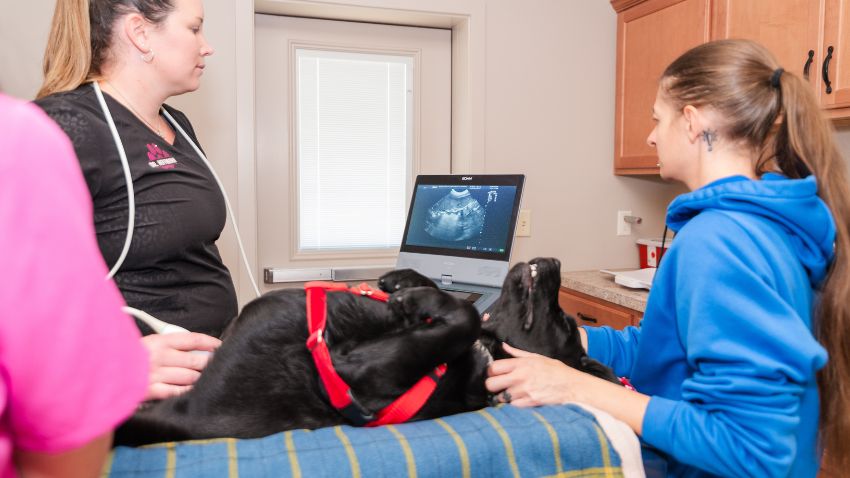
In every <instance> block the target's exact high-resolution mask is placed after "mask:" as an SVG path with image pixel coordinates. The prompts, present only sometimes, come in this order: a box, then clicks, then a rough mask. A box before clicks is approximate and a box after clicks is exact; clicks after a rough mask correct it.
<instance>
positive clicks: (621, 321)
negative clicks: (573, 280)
mask: <svg viewBox="0 0 850 478" xmlns="http://www.w3.org/2000/svg"><path fill="white" fill-rule="evenodd" d="M558 303H559V304H560V305H561V309H563V310H564V312H566V313H567V314H569V315H571V316H573V318H574V319H576V323H577V324H578V325H580V326H581V325H591V326H594V327H596V326H603V325H607V326H609V327H613V328H615V329H622V328H624V327H627V326H629V325H634V324H633V322H636V319H635V317H634V314H633V313H631V312H635V313H638V312H636V311H630V310H629V309H624V308H619V307H618V306H616V305H614V304H610V305H609V304H608V303H606V302H605V301H601V300H600V299H596V298H593V297H590V296H586V295H584V294H582V293H580V292H575V291H572V290H569V289H561V291H560V292H559V293H558Z"/></svg>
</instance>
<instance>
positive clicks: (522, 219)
mask: <svg viewBox="0 0 850 478" xmlns="http://www.w3.org/2000/svg"><path fill="white" fill-rule="evenodd" d="M516 235H517V237H521V236H522V237H528V236H530V235H531V209H520V210H519V217H518V218H517V223H516Z"/></svg>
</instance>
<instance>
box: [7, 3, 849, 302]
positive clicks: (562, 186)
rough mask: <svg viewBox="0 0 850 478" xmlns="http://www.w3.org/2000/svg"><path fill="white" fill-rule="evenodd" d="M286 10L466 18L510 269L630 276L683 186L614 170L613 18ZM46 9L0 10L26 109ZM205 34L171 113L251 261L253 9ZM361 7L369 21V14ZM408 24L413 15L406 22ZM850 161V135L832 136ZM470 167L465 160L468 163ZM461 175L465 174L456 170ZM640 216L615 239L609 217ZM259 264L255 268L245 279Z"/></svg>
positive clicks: (213, 10)
mask: <svg viewBox="0 0 850 478" xmlns="http://www.w3.org/2000/svg"><path fill="white" fill-rule="evenodd" d="M266 3H272V4H273V3H280V4H282V5H283V4H286V5H289V6H292V5H295V6H302V7H305V8H308V9H309V8H312V7H313V6H316V5H321V6H322V8H330V9H335V8H336V9H341V10H345V9H346V8H351V7H357V8H358V10H357V13H358V14H362V13H363V12H364V11H365V12H367V14H368V12H369V11H370V9H376V10H375V11H376V12H379V11H380V12H379V13H381V14H383V15H386V14H387V12H393V13H394V14H395V15H397V16H399V18H404V17H405V16H406V15H408V14H410V15H413V14H414V13H415V14H418V15H420V16H421V15H422V14H423V13H424V14H427V13H434V14H451V15H454V16H466V17H468V18H469V31H468V38H464V39H465V40H467V41H468V47H469V48H468V53H469V56H470V59H469V65H468V66H469V69H468V72H467V73H468V75H469V77H470V88H469V91H468V92H466V93H465V95H466V98H467V99H468V101H469V103H468V105H469V107H470V111H471V112H470V114H469V115H468V118H467V119H468V121H469V123H470V127H469V128H468V129H467V134H468V137H465V138H460V139H459V140H462V141H463V142H464V144H468V145H470V146H469V149H468V153H469V154H470V155H471V160H470V161H469V163H468V164H469V168H470V169H471V170H475V171H484V172H489V173H508V172H522V173H525V174H526V175H527V189H526V193H525V195H524V198H523V207H524V208H526V209H530V210H531V211H532V235H531V237H528V238H517V242H516V248H515V252H514V257H513V258H514V260H525V259H529V258H531V257H534V256H537V255H548V256H556V257H559V258H560V259H561V260H562V262H563V267H564V269H565V270H579V269H596V268H616V267H636V266H637V254H636V248H635V246H634V240H635V239H636V238H638V237H656V236H659V235H660V234H661V231H662V229H663V216H664V210H665V207H666V204H667V203H668V202H669V201H670V200H671V199H672V198H673V197H674V196H675V195H676V194H678V193H680V192H682V191H683V189H682V188H681V187H680V186H676V185H671V184H666V183H663V182H661V181H660V180H657V179H642V178H622V177H616V176H614V175H613V174H612V173H611V170H612V155H613V132H614V73H615V70H614V58H615V37H616V23H615V20H616V16H615V14H614V11H613V10H612V8H611V7H610V5H609V3H608V2H607V1H601V0H597V1H593V2H589V1H587V0H345V1H337V2H329V1H322V2H313V1H309V0H303V1H297V0H293V1H290V0H280V1H279V2H276V1H275V0H271V1H267V2H266ZM52 4H53V2H48V1H45V0H40V1H36V2H20V1H18V0H0V7H2V8H0V11H3V12H6V13H8V12H12V14H10V15H6V14H4V15H2V16H0V85H2V87H3V88H4V89H5V90H6V91H7V92H9V93H11V94H13V95H16V96H20V97H25V98H30V97H32V95H34V93H35V91H36V90H37V88H38V83H39V78H40V66H39V65H40V58H41V54H42V50H43V46H44V41H45V38H46V32H47V28H48V24H49V21H50V15H51V12H52ZM205 6H206V17H207V18H206V25H205V29H206V31H207V35H208V37H209V40H210V41H211V43H212V44H213V46H215V47H216V49H217V51H216V53H215V55H214V56H213V57H212V58H211V59H210V61H208V68H207V69H206V70H205V78H204V82H203V86H202V87H201V89H200V90H198V91H197V92H195V93H192V94H189V95H185V96H184V97H181V98H175V99H174V100H172V101H170V103H171V104H173V105H175V106H177V107H178V108H181V109H183V110H184V111H185V112H186V113H187V114H188V115H189V117H190V118H191V119H192V121H193V123H194V125H195V129H196V130H197V131H198V136H199V137H200V139H201V141H202V143H203V145H204V148H205V150H206V151H207V152H208V153H209V156H210V159H211V161H213V163H214V165H215V166H216V168H217V169H218V171H219V174H220V176H222V179H223V181H224V183H225V186H226V188H227V190H228V193H229V194H230V196H231V201H232V202H233V206H234V208H235V209H236V212H237V215H238V216H239V225H240V228H242V234H243V239H245V240H246V246H247V248H248V255H249V259H250V260H252V261H253V260H254V253H255V249H256V235H255V224H256V218H255V211H256V207H255V203H254V189H253V184H254V165H253V106H252V105H253V58H252V51H253V35H252V28H253V2H250V1H248V0H236V1H234V0H206V2H205ZM364 8H365V10H364ZM413 16H414V17H415V15H413ZM839 139H840V141H841V144H842V147H843V150H844V151H845V152H846V153H847V155H848V156H850V129H845V130H843V131H841V132H840V133H839ZM464 164H467V163H464ZM458 172H460V171H458ZM619 209H630V210H631V211H632V212H633V213H634V214H635V215H638V216H642V217H643V218H644V221H643V224H641V225H640V226H636V227H634V228H633V235H632V236H631V237H617V236H616V235H615V222H616V212H617V210H619ZM220 247H221V249H222V253H223V256H224V258H225V262H226V263H227V264H228V266H229V267H230V268H231V270H232V271H234V276H235V277H236V279H237V283H238V285H239V287H240V291H241V292H240V298H241V299H243V301H244V300H246V299H248V298H250V297H251V294H250V293H249V292H248V291H249V285H248V282H247V279H246V276H245V275H244V273H243V272H242V265H241V264H240V263H239V262H238V252H237V248H236V245H235V239H234V236H233V233H232V232H231V229H230V228H228V229H227V230H226V232H225V234H224V236H223V237H222V240H221V241H220ZM258 269H259V267H258V266H257V265H256V264H255V265H254V270H255V271H256V270H258Z"/></svg>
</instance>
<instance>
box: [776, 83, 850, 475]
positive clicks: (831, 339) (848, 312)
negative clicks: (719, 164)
mask: <svg viewBox="0 0 850 478" xmlns="http://www.w3.org/2000/svg"><path fill="white" fill-rule="evenodd" d="M781 88H782V107H783V110H784V112H785V118H784V120H783V121H782V124H780V126H779V131H778V132H777V134H776V137H775V144H774V148H775V154H776V163H777V165H778V166H779V167H780V168H781V169H782V171H783V173H785V174H786V175H789V176H792V175H793V169H794V168H795V167H796V168H799V167H800V165H805V168H807V169H808V170H809V171H811V173H812V174H814V175H815V178H816V179H817V183H818V195H819V196H820V197H821V199H823V201H824V202H825V203H826V204H827V205H828V206H829V209H830V211H832V217H833V219H834V221H835V232H836V234H835V259H834V260H833V262H832V265H831V266H830V269H829V272H828V275H827V278H826V280H825V281H824V284H823V286H822V289H821V294H820V300H819V303H818V308H817V311H816V317H817V320H816V322H815V325H816V329H815V331H816V334H817V338H818V340H819V341H820V343H821V344H823V346H824V347H825V348H826V350H827V352H829V361H827V363H826V366H825V367H824V368H823V369H822V370H821V371H820V372H819V375H818V386H819V387H818V388H819V390H820V403H821V412H820V437H821V443H822V445H823V448H824V450H826V463H828V464H829V465H830V466H829V468H834V469H846V467H847V466H850V441H848V440H847V439H846V437H847V436H848V435H850V413H848V410H850V347H848V344H850V302H848V298H850V254H848V252H850V224H848V221H849V220H850V219H849V218H850V206H848V198H850V187H848V180H847V173H846V165H845V164H844V161H843V160H842V157H841V154H840V153H839V151H838V148H837V146H836V144H835V141H834V139H833V135H834V131H833V128H832V125H831V124H830V123H829V121H828V120H827V119H826V118H825V117H824V115H823V114H822V113H821V109H820V105H819V103H818V102H817V99H816V98H815V95H814V93H813V92H812V89H811V86H810V85H808V84H806V83H804V82H803V81H801V80H800V79H799V78H797V77H794V76H792V77H789V78H784V79H783V81H782V86H781Z"/></svg>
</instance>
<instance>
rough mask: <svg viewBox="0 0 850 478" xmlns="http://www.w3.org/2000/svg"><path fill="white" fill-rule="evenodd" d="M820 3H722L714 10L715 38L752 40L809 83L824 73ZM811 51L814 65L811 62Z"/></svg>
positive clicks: (807, 0)
mask: <svg viewBox="0 0 850 478" xmlns="http://www.w3.org/2000/svg"><path fill="white" fill-rule="evenodd" d="M819 3H820V0H815V1H812V0H781V1H777V0H720V1H717V2H715V4H714V8H713V9H712V10H713V11H712V22H711V23H712V35H711V37H712V39H713V40H716V39H721V38H749V39H751V40H755V41H757V42H759V43H761V44H762V45H764V46H765V47H767V49H768V50H770V51H771V52H773V54H774V55H776V58H777V60H779V64H780V65H783V67H784V68H785V69H786V70H787V71H790V72H793V73H794V74H796V75H800V76H803V74H804V69H805V68H806V65H807V64H808V70H807V71H809V75H808V76H809V80H810V81H811V82H812V83H813V84H815V83H816V81H817V79H818V77H819V73H820V68H819V66H820V63H819V62H818V60H819V58H820V54H819V53H818V52H817V49H818V31H819V28H818V23H819V22H818V19H819V11H820V8H819V7H820V6H819ZM809 52H811V58H812V60H811V62H809V57H810V56H809Z"/></svg>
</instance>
